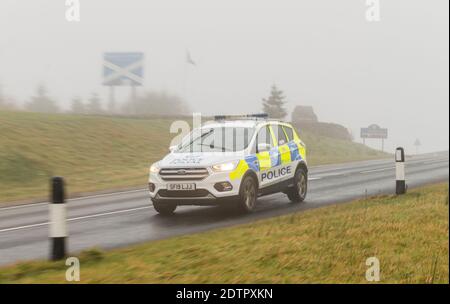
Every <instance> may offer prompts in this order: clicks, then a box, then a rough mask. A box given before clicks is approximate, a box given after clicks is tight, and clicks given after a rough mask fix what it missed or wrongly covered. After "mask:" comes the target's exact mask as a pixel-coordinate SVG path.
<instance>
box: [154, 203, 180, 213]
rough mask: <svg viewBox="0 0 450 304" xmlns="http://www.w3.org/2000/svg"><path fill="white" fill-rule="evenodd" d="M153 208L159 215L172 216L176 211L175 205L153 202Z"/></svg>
mask: <svg viewBox="0 0 450 304" xmlns="http://www.w3.org/2000/svg"><path fill="white" fill-rule="evenodd" d="M153 208H155V210H156V211H157V212H158V213H159V214H161V215H172V214H173V212H174V211H175V209H177V205H174V204H168V203H160V202H153Z"/></svg>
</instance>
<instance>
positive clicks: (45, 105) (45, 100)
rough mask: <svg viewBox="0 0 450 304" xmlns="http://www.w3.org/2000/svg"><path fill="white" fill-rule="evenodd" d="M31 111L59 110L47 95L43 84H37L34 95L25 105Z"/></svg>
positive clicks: (47, 111) (49, 111)
mask: <svg viewBox="0 0 450 304" xmlns="http://www.w3.org/2000/svg"><path fill="white" fill-rule="evenodd" d="M25 108H26V109H27V110H28V111H31V112H45V113H56V112H59V108H58V105H57V104H56V102H55V101H54V100H53V99H51V98H50V97H49V96H48V95H47V89H46V88H45V86H44V85H39V86H38V87H37V89H36V96H33V97H31V101H30V102H29V103H28V104H27V105H26V106H25Z"/></svg>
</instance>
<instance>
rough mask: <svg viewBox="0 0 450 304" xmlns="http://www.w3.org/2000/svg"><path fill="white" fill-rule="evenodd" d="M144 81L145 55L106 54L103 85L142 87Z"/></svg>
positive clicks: (135, 53)
mask: <svg viewBox="0 0 450 304" xmlns="http://www.w3.org/2000/svg"><path fill="white" fill-rule="evenodd" d="M143 80H144V53H139V52H134V53H104V55H103V85H106V86H121V85H127V86H140V85H142V83H143Z"/></svg>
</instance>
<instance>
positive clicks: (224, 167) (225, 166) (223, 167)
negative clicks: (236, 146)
mask: <svg viewBox="0 0 450 304" xmlns="http://www.w3.org/2000/svg"><path fill="white" fill-rule="evenodd" d="M238 163H239V161H232V162H226V163H222V164H217V165H213V166H212V167H211V168H212V169H213V171H215V172H226V171H233V170H234V169H236V166H237V164H238Z"/></svg>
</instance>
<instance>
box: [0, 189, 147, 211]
mask: <svg viewBox="0 0 450 304" xmlns="http://www.w3.org/2000/svg"><path fill="white" fill-rule="evenodd" d="M146 190H147V188H142V189H136V190H127V191H120V192H111V193H105V194H96V195H90V196H82V197H76V198H69V199H67V200H66V201H67V202H72V201H80V200H85V199H91V198H99V197H107V196H112V195H118V194H119V195H120V194H127V193H133V192H140V191H146ZM48 204H50V202H43V203H31V204H24V205H17V206H11V207H3V208H0V212H1V211H4V210H14V209H20V208H26V207H37V206H43V205H48Z"/></svg>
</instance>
